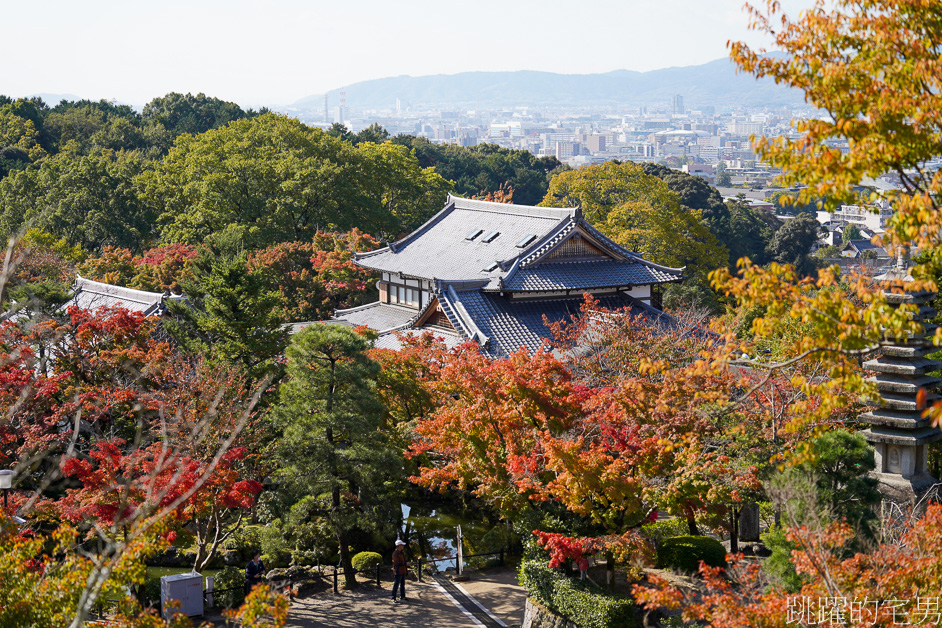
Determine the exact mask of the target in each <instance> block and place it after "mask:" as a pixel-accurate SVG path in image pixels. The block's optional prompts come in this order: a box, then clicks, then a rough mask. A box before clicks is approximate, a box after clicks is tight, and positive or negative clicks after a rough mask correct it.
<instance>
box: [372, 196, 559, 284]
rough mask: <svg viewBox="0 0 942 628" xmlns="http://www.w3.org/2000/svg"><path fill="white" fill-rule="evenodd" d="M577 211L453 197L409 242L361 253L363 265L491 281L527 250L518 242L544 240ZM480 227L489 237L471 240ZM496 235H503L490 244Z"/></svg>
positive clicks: (427, 275) (420, 274)
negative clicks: (494, 266) (496, 265)
mask: <svg viewBox="0 0 942 628" xmlns="http://www.w3.org/2000/svg"><path fill="white" fill-rule="evenodd" d="M573 212H574V210H570V209H556V208H549V207H530V206H527V205H509V204H504V203H490V202H486V201H471V200H468V199H461V198H452V199H451V201H450V202H449V205H448V206H446V207H445V209H443V210H442V211H441V212H439V213H438V214H436V215H435V217H433V218H432V219H431V220H429V222H427V223H426V224H425V225H423V226H422V227H420V228H419V229H418V230H416V231H415V232H414V233H412V234H410V235H409V236H408V237H407V238H405V239H403V240H400V241H399V242H398V243H395V244H394V245H393V246H392V247H391V248H390V247H385V248H382V249H379V250H378V251H374V252H372V253H360V254H358V255H357V256H356V262H357V264H359V265H361V266H365V267H367V268H373V269H376V270H380V271H386V272H392V273H401V274H403V275H407V276H410V277H421V278H423V279H443V280H469V279H484V280H486V279H489V278H492V277H497V276H500V275H503V274H504V272H505V269H502V268H497V269H495V270H494V271H491V272H484V270H483V269H485V268H487V267H488V266H490V265H491V264H493V263H494V262H496V261H507V260H513V259H515V258H516V257H518V256H519V255H520V254H521V253H523V252H524V251H525V249H521V248H517V243H518V242H520V240H522V239H523V238H524V237H525V236H528V235H536V236H538V237H542V236H544V235H545V234H547V233H549V232H551V231H553V230H554V229H555V228H556V227H557V226H558V225H559V224H560V223H561V222H563V221H567V220H571V217H572V215H573ZM476 229H483V230H484V233H482V234H481V235H479V236H478V237H477V238H475V239H474V240H466V239H465V238H466V236H467V235H468V234H469V233H471V232H473V231H475V230H476ZM491 231H497V232H499V233H500V235H499V236H498V237H497V238H496V239H494V240H493V241H492V242H484V241H483V239H484V236H485V235H486V234H487V233H488V232H491Z"/></svg>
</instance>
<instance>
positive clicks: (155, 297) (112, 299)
mask: <svg viewBox="0 0 942 628" xmlns="http://www.w3.org/2000/svg"><path fill="white" fill-rule="evenodd" d="M163 300H164V295H163V294H162V293H160V292H145V291H143V290H134V289H133V288H124V287H121V286H112V285H111V284H107V283H102V282H100V281H92V280H90V279H85V278H84V277H82V276H79V277H77V278H76V280H75V292H74V293H73V294H72V298H71V299H69V301H67V302H66V303H65V304H64V305H63V306H62V307H63V309H65V308H68V307H71V306H73V305H74V306H76V307H79V308H82V309H83V310H96V309H98V308H100V307H122V308H124V309H126V310H130V311H132V312H142V313H143V314H144V315H145V316H157V315H160V314H162V313H163V310H164V308H163Z"/></svg>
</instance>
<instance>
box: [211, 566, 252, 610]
mask: <svg viewBox="0 0 942 628" xmlns="http://www.w3.org/2000/svg"><path fill="white" fill-rule="evenodd" d="M213 588H214V589H215V590H216V591H222V592H221V593H215V594H213V603H214V604H215V605H216V606H219V607H222V608H235V607H237V606H240V605H241V604H242V601H243V600H244V599H245V572H244V571H243V570H242V569H239V568H238V567H226V568H225V569H223V570H221V571H220V572H219V573H217V574H216V579H215V580H213ZM223 589H231V591H223Z"/></svg>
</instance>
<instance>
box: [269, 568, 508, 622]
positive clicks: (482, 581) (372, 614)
mask: <svg viewBox="0 0 942 628" xmlns="http://www.w3.org/2000/svg"><path fill="white" fill-rule="evenodd" d="M516 582H517V578H516V572H515V571H514V570H512V569H495V570H488V571H485V572H481V573H474V574H473V575H472V576H471V580H469V581H468V582H461V583H459V584H458V586H457V587H456V586H455V585H454V584H453V583H451V582H450V581H448V582H447V583H442V584H439V585H438V586H436V584H435V583H434V581H432V579H431V578H430V577H429V578H426V579H425V582H422V583H418V582H414V581H410V582H407V583H406V595H407V596H408V598H409V600H408V601H407V602H400V603H398V604H394V603H393V602H392V600H390V599H389V593H390V589H391V583H387V582H384V583H383V587H382V588H377V587H376V585H375V584H366V583H363V584H361V586H360V587H359V588H357V590H355V591H352V592H348V591H341V593H339V594H338V595H334V594H333V593H331V592H329V591H327V592H323V593H316V594H313V595H311V596H309V597H306V598H299V599H296V600H295V601H294V604H293V605H292V607H291V613H290V616H289V620H288V625H289V626H291V627H292V628H328V627H329V628H354V627H357V628H359V627H361V626H381V627H382V628H424V627H430V628H480V627H481V626H484V627H486V628H497V627H498V626H501V624H502V623H503V625H506V626H510V627H514V626H519V625H520V624H521V623H522V622H523V608H524V603H525V600H526V595H525V593H524V592H523V589H522V588H520V587H519V586H518V585H517V583H516ZM439 587H444V589H445V590H447V591H448V592H449V595H448V596H446V595H445V593H444V592H443V590H442V589H441V588H439ZM468 594H470V595H471V596H473V597H474V599H476V600H477V601H478V603H479V604H480V606H479V605H477V604H474V602H473V601H472V600H469V599H468V598H467V595H468ZM451 598H454V599H456V600H458V601H459V603H461V604H463V605H464V606H465V607H466V609H467V612H466V611H465V610H462V609H459V608H458V607H457V606H456V605H455V603H454V602H453V601H452V599H451ZM482 606H483V607H484V608H486V609H487V610H488V611H490V612H491V613H490V615H488V614H486V613H485V612H484V611H483V610H482V608H481V607H482Z"/></svg>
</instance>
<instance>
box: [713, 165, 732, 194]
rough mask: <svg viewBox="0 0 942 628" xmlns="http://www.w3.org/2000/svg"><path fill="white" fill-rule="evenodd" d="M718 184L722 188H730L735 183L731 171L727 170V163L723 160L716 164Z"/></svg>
mask: <svg viewBox="0 0 942 628" xmlns="http://www.w3.org/2000/svg"><path fill="white" fill-rule="evenodd" d="M716 185H717V187H721V188H728V187H730V186H732V185H733V180H732V179H730V177H729V173H728V172H726V165H725V164H724V163H723V162H722V161H721V162H719V163H718V164H716Z"/></svg>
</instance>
